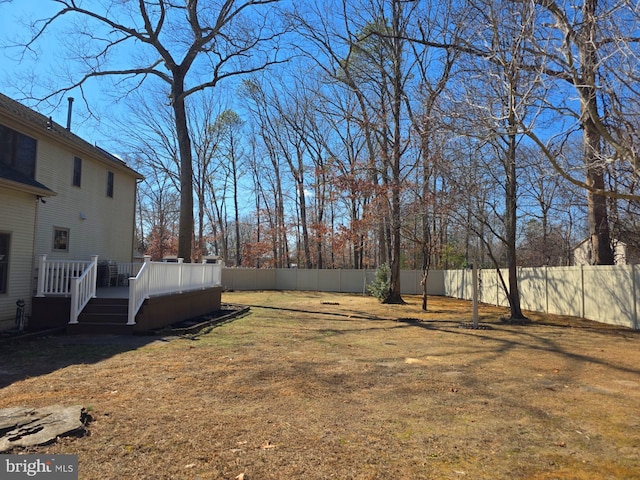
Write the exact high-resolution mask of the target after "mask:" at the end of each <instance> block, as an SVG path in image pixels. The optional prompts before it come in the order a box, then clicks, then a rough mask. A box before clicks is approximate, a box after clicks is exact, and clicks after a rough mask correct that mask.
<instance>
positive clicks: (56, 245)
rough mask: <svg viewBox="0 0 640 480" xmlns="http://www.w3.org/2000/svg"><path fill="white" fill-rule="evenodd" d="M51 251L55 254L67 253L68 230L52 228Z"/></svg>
mask: <svg viewBox="0 0 640 480" xmlns="http://www.w3.org/2000/svg"><path fill="white" fill-rule="evenodd" d="M53 250H54V251H55V252H68V251H69V229H68V228H60V227H53Z"/></svg>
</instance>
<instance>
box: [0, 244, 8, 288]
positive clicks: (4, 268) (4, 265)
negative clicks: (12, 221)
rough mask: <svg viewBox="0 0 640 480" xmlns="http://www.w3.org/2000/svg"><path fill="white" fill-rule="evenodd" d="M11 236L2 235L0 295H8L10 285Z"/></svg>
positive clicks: (0, 247)
mask: <svg viewBox="0 0 640 480" xmlns="http://www.w3.org/2000/svg"><path fill="white" fill-rule="evenodd" d="M10 240H11V235H10V234H8V233H0V293H7V285H8V284H9V243H10Z"/></svg>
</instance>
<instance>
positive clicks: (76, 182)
mask: <svg viewBox="0 0 640 480" xmlns="http://www.w3.org/2000/svg"><path fill="white" fill-rule="evenodd" d="M81 181H82V159H81V158H78V157H75V158H74V159H73V186H74V187H79V186H80V183H81Z"/></svg>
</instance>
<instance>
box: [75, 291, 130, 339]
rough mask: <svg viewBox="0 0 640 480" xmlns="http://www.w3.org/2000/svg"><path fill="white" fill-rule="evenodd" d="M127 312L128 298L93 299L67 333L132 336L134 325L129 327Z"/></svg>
mask: <svg viewBox="0 0 640 480" xmlns="http://www.w3.org/2000/svg"><path fill="white" fill-rule="evenodd" d="M127 311H128V299H126V298H92V299H91V300H90V301H89V303H88V304H87V306H86V307H85V308H84V310H83V311H82V313H81V314H80V316H79V317H78V323H75V324H68V325H67V333H71V334H76V333H85V334H86V333H90V334H93V333H102V334H113V335H125V334H127V335H130V334H131V333H133V327H134V325H127Z"/></svg>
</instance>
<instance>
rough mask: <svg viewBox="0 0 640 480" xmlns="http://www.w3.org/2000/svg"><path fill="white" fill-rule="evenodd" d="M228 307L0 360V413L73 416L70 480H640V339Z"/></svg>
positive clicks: (338, 307)
mask: <svg viewBox="0 0 640 480" xmlns="http://www.w3.org/2000/svg"><path fill="white" fill-rule="evenodd" d="M405 300H407V302H408V303H407V305H402V306H400V305H381V304H379V303H378V302H377V301H376V300H375V299H373V298H371V297H363V296H358V295H344V294H325V293H311V292H296V293H293V292H248V293H242V292H229V293H224V294H223V301H225V302H228V303H231V304H235V305H247V306H251V310H250V312H249V313H248V314H247V315H245V316H243V317H241V318H237V319H235V320H232V321H228V322H225V323H223V324H221V325H218V326H216V328H212V329H203V330H201V331H200V333H197V334H189V335H184V336H181V337H172V338H170V339H166V338H153V337H151V338H150V339H149V341H148V342H146V343H137V344H130V345H117V342H115V340H114V342H111V343H110V344H107V343H105V344H92V345H86V344H85V345H78V344H71V343H65V342H63V341H60V340H59V339H58V338H57V337H49V338H43V339H38V340H32V341H29V342H23V343H19V344H14V345H3V346H2V347H1V351H0V385H3V386H4V388H2V389H1V390H0V408H8V407H17V406H29V407H34V408H37V407H42V406H46V405H51V404H67V405H76V404H77V405H83V406H84V407H85V408H86V409H87V410H88V411H89V413H90V414H91V416H92V418H93V420H92V423H91V425H90V428H89V430H90V435H89V436H86V437H83V438H61V439H60V440H59V441H58V442H57V443H55V444H53V445H49V446H45V447H38V448H33V449H27V450H24V451H26V452H37V453H75V454H78V455H79V468H80V478H81V479H83V480H84V479H96V480H98V479H100V480H104V479H122V478H127V479H233V478H236V477H238V476H239V475H240V474H244V478H245V479H246V480H256V479H282V478H291V479H301V478H304V479H328V478H336V479H390V478H393V479H440V478H442V479H452V478H454V479H455V478H469V479H483V478H486V479H507V478H508V479H512V478H518V479H523V478H529V479H594V480H595V479H607V478H609V479H621V478H629V479H631V478H639V472H640V409H639V408H638V405H640V367H639V365H640V336H639V335H638V332H634V331H630V330H626V329H621V328H617V327H611V326H607V325H601V324H596V323H593V322H589V321H585V320H579V319H575V318H571V317H555V316H548V315H541V314H535V313H531V312H527V316H528V317H529V318H531V319H532V323H531V324H530V325H525V326H513V325H506V324H503V323H501V322H500V318H501V317H503V316H505V313H506V312H505V310H504V309H500V308H495V307H488V306H484V305H483V306H481V307H480V319H479V321H480V324H482V325H487V326H490V327H491V328H490V329H478V330H476V329H469V328H461V325H464V324H469V322H470V321H471V305H470V304H469V303H468V302H463V301H458V300H453V299H446V298H440V297H433V298H430V299H429V309H430V311H429V312H428V313H423V312H422V311H421V310H420V305H421V299H420V298H419V297H412V296H408V297H405Z"/></svg>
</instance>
